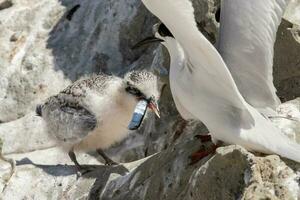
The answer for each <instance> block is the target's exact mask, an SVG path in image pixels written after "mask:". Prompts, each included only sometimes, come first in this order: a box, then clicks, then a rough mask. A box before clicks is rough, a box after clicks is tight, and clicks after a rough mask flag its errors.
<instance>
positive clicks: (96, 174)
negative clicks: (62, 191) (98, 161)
mask: <svg viewBox="0 0 300 200" xmlns="http://www.w3.org/2000/svg"><path fill="white" fill-rule="evenodd" d="M16 164H17V166H20V165H33V166H35V167H37V168H40V169H42V170H43V171H44V172H45V173H47V174H49V175H52V176H56V177H57V176H71V175H74V174H77V169H76V167H75V165H41V164H35V163H33V162H32V161H31V160H30V159H28V158H23V159H22V160H20V161H17V162H16ZM82 166H83V167H85V168H88V169H92V171H91V172H89V173H86V174H84V175H83V177H84V178H97V179H101V180H102V181H103V180H105V177H107V178H108V177H109V175H110V174H111V173H115V174H120V175H124V174H126V172H128V170H127V169H126V168H125V167H124V166H123V165H117V166H105V165H82Z"/></svg>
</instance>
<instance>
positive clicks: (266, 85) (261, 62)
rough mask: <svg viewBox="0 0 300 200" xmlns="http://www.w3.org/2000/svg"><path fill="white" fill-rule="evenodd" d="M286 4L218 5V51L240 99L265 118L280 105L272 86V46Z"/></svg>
mask: <svg viewBox="0 0 300 200" xmlns="http://www.w3.org/2000/svg"><path fill="white" fill-rule="evenodd" d="M287 3H288V1H287V0H267V1H261V0H251V1H241V0H230V1H228V0H225V1H222V3H221V19H220V33H219V52H220V54H221V55H222V58H223V60H224V61H225V63H226V64H227V67H228V68H229V70H230V72H231V75H232V76H233V79H234V80H235V82H236V84H237V87H238V88H239V91H240V92H241V94H242V96H243V97H244V98H245V100H246V101H247V102H248V103H249V104H251V105H252V106H254V107H255V108H257V109H258V110H260V111H261V112H262V113H264V114H265V115H270V114H271V115H272V111H275V109H276V107H277V106H278V105H279V104H280V100H279V99H278V97H277V95H276V89H275V87H274V84H273V52H274V48H273V47H274V43H275V39H276V32H277V29H278V26H279V24H280V22H281V18H282V15H283V12H284V9H285V7H286V5H287ZM270 111H271V112H270Z"/></svg>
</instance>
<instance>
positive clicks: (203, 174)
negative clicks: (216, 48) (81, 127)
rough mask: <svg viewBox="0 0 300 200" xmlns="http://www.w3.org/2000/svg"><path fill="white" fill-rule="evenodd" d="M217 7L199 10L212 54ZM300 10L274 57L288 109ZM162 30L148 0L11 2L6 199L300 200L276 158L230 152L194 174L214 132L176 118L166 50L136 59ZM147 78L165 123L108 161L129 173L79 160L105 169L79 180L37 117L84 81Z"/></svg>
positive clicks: (1, 70) (289, 123)
mask: <svg viewBox="0 0 300 200" xmlns="http://www.w3.org/2000/svg"><path fill="white" fill-rule="evenodd" d="M2 2H11V1H8V0H7V1H6V0H2V1H1V0H0V5H2ZM219 3H220V2H219V0H193V5H194V6H195V8H196V20H197V23H198V27H199V29H200V30H201V31H202V32H203V34H204V35H205V36H206V37H207V38H208V39H209V40H210V41H211V42H212V43H215V42H216V41H217V39H218V38H217V32H218V26H219V25H218V23H217V22H216V19H215V18H216V17H215V13H216V12H217V10H218V7H219ZM299 5H300V3H299V2H298V0H297V1H296V0H291V4H290V6H289V8H288V9H287V12H286V14H285V19H286V20H284V21H283V22H282V24H281V26H280V28H279V31H278V34H277V41H276V45H275V57H274V81H275V84H276V87H277V88H278V94H279V96H280V98H281V99H282V101H286V100H291V99H294V98H295V97H297V96H299V94H300V91H299V87H298V82H299V81H298V79H299V77H298V76H299V73H300V70H299V65H298V64H299V63H298V57H299V50H300V49H299V43H297V42H296V41H297V34H298V30H299V28H298V25H299V19H298V16H299V15H298V14H297V12H295V11H296V10H297V9H296V8H298V6H299ZM0 7H1V6H0ZM8 19H9V20H8ZM156 22H158V20H157V19H156V18H155V17H153V16H152V15H151V14H150V13H149V12H148V11H147V10H146V9H145V7H144V6H143V4H142V3H141V1H140V0H125V1H109V0H103V1H98V0H86V1H80V0H75V1H74V0H73V1H71V0H51V1H48V0H14V1H13V5H11V6H10V7H9V9H2V10H1V9H0V25H1V32H0V74H1V76H0V137H1V138H3V139H4V146H3V151H4V153H6V156H8V157H10V158H14V159H15V160H17V169H16V172H15V173H14V175H13V176H12V179H10V181H9V182H6V178H7V176H8V175H9V172H10V171H9V170H10V165H9V164H8V163H4V162H3V163H2V162H1V163H0V191H1V189H2V190H3V192H2V193H1V197H0V198H1V199H86V198H90V199H121V198H122V199H124V198H125V199H155V198H156V199H189V200H192V199H255V198H256V199H268V198H269V199H297V197H298V198H299V195H298V194H297V193H299V181H298V180H297V179H298V174H297V171H299V166H298V164H295V163H293V162H290V161H287V160H284V159H283V160H281V159H279V157H278V156H265V157H260V156H259V155H253V154H251V153H249V152H247V151H245V150H244V149H243V148H241V147H238V146H229V147H224V148H220V149H218V151H217V154H216V155H214V156H213V157H210V158H209V157H208V158H205V159H204V160H203V161H201V162H199V163H197V164H196V165H193V166H190V165H189V162H190V160H189V158H188V156H189V155H190V154H191V153H192V152H194V151H196V150H198V149H199V147H203V148H207V147H208V146H209V145H210V143H208V144H200V143H199V141H197V140H194V138H193V137H194V135H195V134H199V133H203V132H206V129H205V127H204V126H203V125H202V124H201V123H199V122H193V121H191V122H188V123H187V125H186V126H185V124H184V122H183V121H182V119H181V118H180V117H179V116H178V113H177V111H176V108H175V105H174V102H173V101H172V96H171V92H170V89H169V87H168V66H169V64H168V63H169V57H168V53H167V52H166V50H165V48H163V47H162V46H161V45H156V46H151V47H149V48H141V49H138V50H136V51H132V50H131V47H132V46H133V45H134V44H135V43H136V42H138V41H140V40H141V39H143V38H145V37H147V36H149V35H150V34H151V31H152V25H153V24H154V23H156ZM144 68H147V69H151V70H153V71H154V72H156V73H157V74H158V75H159V76H160V77H161V79H162V81H163V83H166V84H167V86H166V87H165V89H164V92H163V94H162V97H161V100H160V109H161V114H162V118H161V120H155V117H154V116H153V115H152V114H150V116H149V118H148V119H147V120H146V121H145V123H144V124H143V126H142V128H141V129H140V130H139V131H137V132H135V133H133V134H131V136H130V137H129V138H128V139H127V140H125V141H123V142H122V143H121V144H117V145H116V146H115V147H113V148H111V149H108V150H107V151H106V152H107V153H108V154H109V155H110V156H112V158H113V159H114V160H116V161H121V162H123V163H124V164H122V165H120V166H116V167H106V166H103V165H101V162H99V161H98V160H96V159H95V158H94V156H93V155H94V154H92V153H91V155H92V156H91V155H90V154H83V153H78V157H79V160H80V162H81V163H82V164H87V165H92V166H94V165H97V166H96V168H95V171H94V172H92V173H90V174H88V175H87V176H85V177H81V178H79V179H77V177H76V173H75V169H74V166H73V164H72V163H71V162H70V160H69V158H68V156H67V154H66V152H63V151H62V150H61V149H59V148H58V147H56V145H55V142H54V141H52V139H51V138H50V137H49V136H48V135H47V133H46V130H45V128H44V125H43V122H42V120H41V119H40V118H39V117H37V116H35V114H34V112H33V111H34V110H35V106H36V104H38V103H40V102H42V101H44V100H45V99H46V98H47V97H49V96H50V95H53V94H55V93H57V92H58V91H60V90H61V89H63V88H64V87H65V86H66V85H68V84H69V83H71V82H73V81H75V80H77V79H78V78H80V77H82V76H86V75H90V74H92V73H98V72H100V71H101V72H104V73H112V74H115V75H118V76H122V75H123V74H124V73H125V72H126V71H128V70H132V69H144ZM299 102H300V100H299V99H296V100H294V101H291V102H287V103H285V104H283V105H281V106H280V108H279V112H281V115H282V116H285V117H289V116H290V115H291V116H292V117H293V118H298V117H299V110H300V107H299ZM274 123H276V124H277V125H278V126H279V127H280V128H281V129H282V130H284V132H285V133H286V134H287V135H289V136H290V137H291V138H293V139H295V140H297V141H300V138H299V134H298V132H299V130H300V129H299V122H297V121H293V120H288V119H284V118H278V119H274ZM100 161H101V160H100ZM297 195H298V196H297Z"/></svg>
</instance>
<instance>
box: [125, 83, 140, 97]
mask: <svg viewBox="0 0 300 200" xmlns="http://www.w3.org/2000/svg"><path fill="white" fill-rule="evenodd" d="M126 91H127V92H128V93H130V94H132V95H134V96H138V97H140V96H142V95H143V94H142V93H141V91H140V90H138V89H137V88H134V87H131V86H129V87H127V88H126Z"/></svg>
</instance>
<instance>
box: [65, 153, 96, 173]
mask: <svg viewBox="0 0 300 200" xmlns="http://www.w3.org/2000/svg"><path fill="white" fill-rule="evenodd" d="M68 155H69V157H70V159H71V160H72V162H73V163H74V164H75V166H76V168H77V170H78V173H79V176H81V175H84V174H86V173H89V172H91V171H92V169H91V168H89V167H87V166H82V165H80V164H79V162H78V161H77V159H76V155H75V153H74V147H72V149H71V150H70V151H69V153H68Z"/></svg>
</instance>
